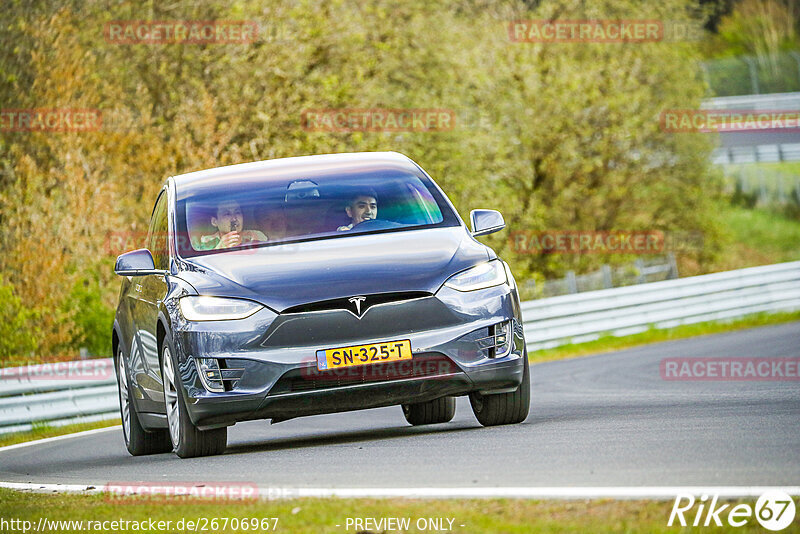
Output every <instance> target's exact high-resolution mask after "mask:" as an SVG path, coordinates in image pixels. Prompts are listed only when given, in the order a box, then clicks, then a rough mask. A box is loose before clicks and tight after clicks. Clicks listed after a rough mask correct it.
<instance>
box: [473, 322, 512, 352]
mask: <svg viewBox="0 0 800 534" xmlns="http://www.w3.org/2000/svg"><path fill="white" fill-rule="evenodd" d="M477 342H478V344H479V345H480V346H481V349H480V350H482V351H486V356H487V357H488V358H501V357H503V356H505V355H506V354H508V351H509V350H511V321H505V322H502V323H498V324H495V325H492V326H490V327H489V335H488V336H487V337H484V338H481V339H478V340H477Z"/></svg>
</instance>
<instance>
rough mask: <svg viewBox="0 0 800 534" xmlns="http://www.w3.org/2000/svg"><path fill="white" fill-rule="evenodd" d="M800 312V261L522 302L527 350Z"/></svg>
mask: <svg viewBox="0 0 800 534" xmlns="http://www.w3.org/2000/svg"><path fill="white" fill-rule="evenodd" d="M799 309H800V262H791V263H780V264H777V265H767V266H764V267H752V268H749V269H740V270H737V271H726V272H721V273H714V274H706V275H702V276H692V277H688V278H680V279H677V280H665V281H663V282H653V283H650V284H641V285H635V286H627V287H619V288H614V289H602V290H600V291H591V292H587V293H578V294H576V295H564V296H560V297H552V298H548V299H542V300H535V301H528V302H524V303H522V315H523V318H524V321H525V339H526V342H527V344H528V351H534V350H540V349H546V348H552V347H557V346H559V345H564V344H567V343H582V342H586V341H592V340H595V339H598V338H600V337H601V336H603V335H613V336H625V335H630V334H636V333H639V332H644V331H646V330H648V329H650V328H657V329H659V328H671V327H674V326H678V325H681V324H692V323H699V322H704V321H714V320H723V319H732V318H736V317H742V316H744V315H748V314H753V313H759V312H778V311H794V310H799Z"/></svg>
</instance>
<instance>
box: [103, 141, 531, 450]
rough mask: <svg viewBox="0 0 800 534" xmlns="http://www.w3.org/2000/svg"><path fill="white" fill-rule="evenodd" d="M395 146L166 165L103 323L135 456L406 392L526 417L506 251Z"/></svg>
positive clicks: (431, 410)
mask: <svg viewBox="0 0 800 534" xmlns="http://www.w3.org/2000/svg"><path fill="white" fill-rule="evenodd" d="M470 215H471V225H472V229H471V230H469V229H468V228H467V227H466V225H465V224H464V222H463V221H462V220H461V218H460V217H459V216H458V214H457V212H456V210H455V209H454V208H453V205H452V204H451V203H450V201H449V200H448V199H447V197H446V196H445V194H444V193H443V192H442V190H441V189H440V188H439V187H438V186H437V185H436V184H435V183H434V181H433V180H432V179H431V177H430V176H428V175H427V173H425V171H423V170H422V169H421V168H420V167H419V166H418V165H417V164H415V163H414V162H413V161H411V160H410V159H408V158H407V157H405V156H403V155H401V154H397V153H392V152H388V153H356V154H331V155H320V156H306V157H296V158H286V159H278V160H272V161H261V162H256V163H246V164H241V165H233V166H230V167H222V168H217V169H209V170H205V171H199V172H193V173H189V174H184V175H181V176H173V177H170V178H169V179H167V181H166V183H165V184H164V187H163V188H162V190H161V192H160V194H159V195H158V198H157V200H156V202H155V206H154V208H153V212H152V217H151V222H150V227H149V232H148V238H147V243H146V244H147V248H143V249H140V250H135V251H132V252H128V253H125V254H122V255H121V256H119V257H118V258H117V262H116V267H115V271H116V273H117V274H118V275H120V276H121V277H122V287H121V289H120V294H119V303H118V306H117V311H116V317H115V320H114V326H113V333H112V336H113V347H114V358H115V364H116V369H117V378H118V384H119V397H120V410H121V413H122V420H123V430H124V432H123V433H124V438H125V444H126V447H127V449H128V451H129V452H130V453H131V454H133V455H141V454H152V453H157V452H168V451H170V450H172V451H175V452H176V453H177V454H178V456H180V457H193V456H203V455H210V454H220V453H222V452H224V450H225V447H226V442H227V427H228V426H231V425H233V424H235V423H236V422H238V421H246V420H253V419H270V420H271V422H272V423H276V422H280V421H284V420H287V419H291V418H294V417H300V416H306V415H314V414H324V413H333V412H340V411H347V410H360V409H365V408H375V407H381V406H391V405H400V406H402V409H403V414H404V416H405V418H406V420H407V421H408V422H409V423H410V424H412V425H424V424H433V423H444V422H447V421H450V420H451V419H452V418H453V415H454V413H455V397H456V396H459V395H469V399H470V403H471V406H472V409H473V411H474V413H475V416H476V417H477V419H478V421H479V422H480V423H481V424H483V425H487V426H488V425H498V424H508V423H519V422H522V421H523V420H524V419H525V418H526V417H527V415H528V407H529V402H530V375H529V369H528V359H527V353H526V349H525V339H524V335H523V328H522V317H521V315H520V304H519V297H518V295H517V288H516V284H515V282H514V278H513V276H512V275H511V271H510V269H509V267H508V265H507V264H506V263H505V262H504V261H503V260H501V259H500V258H498V257H497V255H496V254H495V252H494V251H493V250H492V249H491V248H489V247H487V246H485V245H483V244H481V243H480V242H478V241H477V240H476V239H475V236H479V235H484V234H488V233H492V232H496V231H498V230H502V229H503V228H504V227H505V223H504V221H503V217H502V216H501V215H500V213H498V212H496V211H493V210H473V211H472V213H471V214H470Z"/></svg>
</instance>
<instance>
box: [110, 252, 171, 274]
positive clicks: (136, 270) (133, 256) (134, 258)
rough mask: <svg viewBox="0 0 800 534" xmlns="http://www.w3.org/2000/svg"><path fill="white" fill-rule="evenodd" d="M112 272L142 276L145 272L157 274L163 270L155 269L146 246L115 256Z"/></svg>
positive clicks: (151, 256)
mask: <svg viewBox="0 0 800 534" xmlns="http://www.w3.org/2000/svg"><path fill="white" fill-rule="evenodd" d="M114 272H115V273H117V274H118V275H120V276H143V275H146V274H159V273H161V272H163V271H159V270H157V269H156V265H155V263H154V262H153V255H152V254H150V251H149V250H147V249H146V248H140V249H139V250H134V251H132V252H126V253H125V254H122V255H120V256H117V264H116V265H115V266H114Z"/></svg>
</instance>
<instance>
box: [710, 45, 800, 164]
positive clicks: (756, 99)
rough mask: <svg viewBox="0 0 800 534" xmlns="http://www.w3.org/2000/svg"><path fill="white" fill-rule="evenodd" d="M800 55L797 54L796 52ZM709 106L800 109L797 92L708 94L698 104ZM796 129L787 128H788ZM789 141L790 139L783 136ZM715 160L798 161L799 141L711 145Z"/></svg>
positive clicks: (744, 161)
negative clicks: (733, 94)
mask: <svg viewBox="0 0 800 534" xmlns="http://www.w3.org/2000/svg"><path fill="white" fill-rule="evenodd" d="M799 57H800V56H799ZM700 107H701V108H702V109H708V110H717V111H722V110H739V111H743V110H749V111H753V112H758V111H779V110H782V111H795V112H796V111H800V92H794V93H773V94H762V95H742V96H721V97H716V98H708V99H706V100H704V101H703V103H702V105H701V106H700ZM790 131H795V130H789V129H788V128H787V132H790ZM786 140H787V141H791V140H790V139H788V138H787V139H786ZM711 161H712V162H713V163H715V164H722V165H727V164H736V163H756V162H768V163H774V162H780V161H800V142H781V143H776V144H761V145H758V144H753V145H742V146H723V147H719V148H716V149H714V152H713V153H712V154H711Z"/></svg>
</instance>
